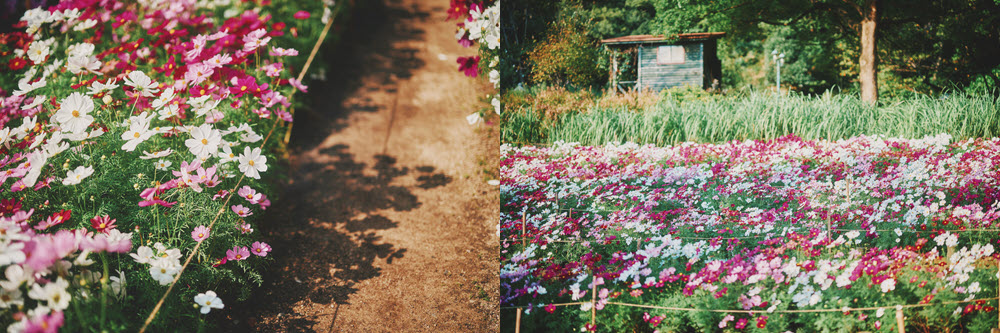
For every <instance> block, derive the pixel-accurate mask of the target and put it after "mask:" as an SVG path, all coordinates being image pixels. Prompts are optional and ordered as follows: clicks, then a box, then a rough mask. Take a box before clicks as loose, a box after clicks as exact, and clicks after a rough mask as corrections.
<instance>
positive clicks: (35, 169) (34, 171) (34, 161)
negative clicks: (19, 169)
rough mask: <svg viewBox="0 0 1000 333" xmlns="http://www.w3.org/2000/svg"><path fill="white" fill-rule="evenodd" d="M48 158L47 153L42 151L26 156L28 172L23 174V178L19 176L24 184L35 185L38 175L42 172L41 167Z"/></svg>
mask: <svg viewBox="0 0 1000 333" xmlns="http://www.w3.org/2000/svg"><path fill="white" fill-rule="evenodd" d="M48 159H49V155H48V154H46V153H45V152H44V151H36V152H35V153H33V154H31V156H29V157H28V174H26V175H24V178H21V181H22V182H24V185H27V186H35V182H36V181H38V176H39V175H41V174H42V167H43V166H45V162H46V161H48Z"/></svg>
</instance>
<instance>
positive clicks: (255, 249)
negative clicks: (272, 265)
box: [250, 242, 271, 257]
mask: <svg viewBox="0 0 1000 333" xmlns="http://www.w3.org/2000/svg"><path fill="white" fill-rule="evenodd" d="M268 252H271V246H270V245H267V243H264V242H254V243H253V245H251V246H250V253H253V254H254V255H256V256H261V257H266V256H267V253H268Z"/></svg>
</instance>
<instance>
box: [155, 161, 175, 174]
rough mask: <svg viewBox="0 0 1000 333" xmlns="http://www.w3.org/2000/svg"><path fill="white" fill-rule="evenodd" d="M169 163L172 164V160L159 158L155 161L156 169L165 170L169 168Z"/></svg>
mask: <svg viewBox="0 0 1000 333" xmlns="http://www.w3.org/2000/svg"><path fill="white" fill-rule="evenodd" d="M171 165H173V163H172V162H170V161H168V160H165V159H162V158H161V159H160V160H159V161H157V162H156V170H162V171H167V170H169V169H170V166H171Z"/></svg>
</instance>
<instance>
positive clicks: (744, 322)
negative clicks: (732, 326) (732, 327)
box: [736, 318, 747, 330]
mask: <svg viewBox="0 0 1000 333" xmlns="http://www.w3.org/2000/svg"><path fill="white" fill-rule="evenodd" d="M746 327H747V319H746V318H740V320H737V321H736V329H738V330H741V329H744V328H746Z"/></svg>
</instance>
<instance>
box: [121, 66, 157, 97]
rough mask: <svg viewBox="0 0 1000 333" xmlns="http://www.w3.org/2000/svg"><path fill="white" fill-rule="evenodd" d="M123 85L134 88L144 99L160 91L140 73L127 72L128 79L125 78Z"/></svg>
mask: <svg viewBox="0 0 1000 333" xmlns="http://www.w3.org/2000/svg"><path fill="white" fill-rule="evenodd" d="M125 85H127V86H130V87H133V88H135V90H137V91H139V92H141V93H142V96H145V97H153V94H154V93H157V92H159V91H160V89H157V88H156V86H157V84H156V82H155V81H153V79H150V78H149V76H147V75H146V73H143V72H142V71H131V72H129V73H128V77H126V78H125Z"/></svg>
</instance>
